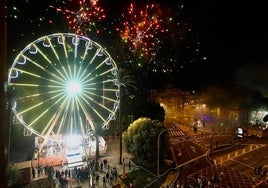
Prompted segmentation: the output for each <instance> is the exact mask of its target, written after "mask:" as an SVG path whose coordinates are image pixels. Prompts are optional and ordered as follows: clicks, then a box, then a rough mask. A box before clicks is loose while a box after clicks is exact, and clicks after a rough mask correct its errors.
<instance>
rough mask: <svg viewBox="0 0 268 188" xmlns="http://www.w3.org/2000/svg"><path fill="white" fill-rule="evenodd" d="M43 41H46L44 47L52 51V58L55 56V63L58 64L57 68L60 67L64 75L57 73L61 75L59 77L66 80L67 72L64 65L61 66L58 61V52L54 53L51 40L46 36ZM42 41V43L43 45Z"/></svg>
mask: <svg viewBox="0 0 268 188" xmlns="http://www.w3.org/2000/svg"><path fill="white" fill-rule="evenodd" d="M44 41H47V42H45V43H47V44H48V45H47V46H46V47H50V49H51V50H52V52H53V54H54V56H55V57H56V59H57V62H58V63H59V65H60V66H59V67H60V68H61V69H62V70H63V72H64V75H63V74H62V73H61V71H59V74H61V76H62V77H63V78H68V73H67V71H66V69H65V67H64V65H63V64H62V62H61V60H60V55H59V54H58V53H59V52H57V51H56V49H55V47H54V45H53V44H52V42H51V38H48V37H47V36H46V37H45V38H44ZM44 41H43V43H44Z"/></svg>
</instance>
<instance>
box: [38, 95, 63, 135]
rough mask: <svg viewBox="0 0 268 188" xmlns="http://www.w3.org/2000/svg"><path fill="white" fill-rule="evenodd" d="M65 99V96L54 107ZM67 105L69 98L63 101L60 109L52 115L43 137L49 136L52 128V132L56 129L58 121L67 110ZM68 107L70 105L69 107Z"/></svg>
mask: <svg viewBox="0 0 268 188" xmlns="http://www.w3.org/2000/svg"><path fill="white" fill-rule="evenodd" d="M63 98H64V96H62V97H61V98H60V99H59V100H58V101H56V103H54V105H56V104H57V103H58V102H59V101H61V100H62V99H63ZM66 103H68V102H67V98H65V99H63V102H62V104H61V105H59V107H58V108H57V109H56V110H55V111H54V112H53V113H52V114H53V115H52V117H51V119H50V121H49V122H48V123H47V124H46V126H45V127H44V129H43V131H42V133H41V135H47V134H50V132H51V130H50V128H52V130H53V129H54V127H55V125H56V123H57V121H58V119H59V118H60V116H61V115H62V112H63V110H64V109H66V108H65V107H66ZM67 106H68V105H67Z"/></svg>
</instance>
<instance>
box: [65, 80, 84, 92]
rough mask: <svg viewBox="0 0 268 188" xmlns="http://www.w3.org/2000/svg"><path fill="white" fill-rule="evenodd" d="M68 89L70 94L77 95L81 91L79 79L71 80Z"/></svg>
mask: <svg viewBox="0 0 268 188" xmlns="http://www.w3.org/2000/svg"><path fill="white" fill-rule="evenodd" d="M66 90H67V92H68V93H69V94H72V95H76V94H79V93H80V92H81V83H80V82H79V81H76V80H74V81H70V82H69V83H67V86H66Z"/></svg>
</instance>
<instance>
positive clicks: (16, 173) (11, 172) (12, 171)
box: [6, 164, 22, 186]
mask: <svg viewBox="0 0 268 188" xmlns="http://www.w3.org/2000/svg"><path fill="white" fill-rule="evenodd" d="M6 176H7V181H8V186H13V185H15V183H16V182H17V181H18V180H19V179H20V178H21V176H22V172H21V171H20V170H19V169H18V168H17V167H16V166H15V165H14V164H9V165H8V166H7V169H6Z"/></svg>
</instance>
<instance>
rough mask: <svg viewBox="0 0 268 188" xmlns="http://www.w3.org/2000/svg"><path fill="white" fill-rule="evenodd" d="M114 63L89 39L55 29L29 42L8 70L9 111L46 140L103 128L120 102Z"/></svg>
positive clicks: (26, 127) (106, 53) (112, 117)
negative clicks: (10, 108)
mask: <svg viewBox="0 0 268 188" xmlns="http://www.w3.org/2000/svg"><path fill="white" fill-rule="evenodd" d="M116 78H117V65H116V63H115V62H114V60H113V59H112V57H111V56H110V55H109V53H108V52H107V51H106V50H105V49H104V48H103V47H102V46H101V45H100V44H98V43H96V42H94V41H92V40H91V39H89V38H87V37H84V36H80V35H76V34H71V33H56V34H51V35H47V36H43V37H41V38H39V39H37V40H35V41H34V42H32V43H30V44H28V45H27V46H26V47H25V48H24V49H23V50H22V51H21V52H20V53H19V54H18V55H17V57H16V58H15V60H14V62H13V64H12V66H11V68H10V70H9V74H8V87H9V90H10V92H12V96H13V97H12V100H11V105H12V111H13V112H14V114H15V117H16V118H17V120H19V122H20V123H21V124H22V125H23V126H24V127H25V130H27V131H29V132H31V133H34V134H36V135H38V136H39V137H41V138H43V139H45V140H49V139H51V140H53V141H55V140H56V141H57V138H58V135H75V134H79V135H82V136H85V134H87V131H88V130H89V129H91V130H93V131H94V129H95V127H96V126H101V127H102V128H108V126H109V122H110V121H111V120H113V119H114V118H115V113H116V111H117V109H118V106H119V105H118V104H119V84H118V83H117V79H116Z"/></svg>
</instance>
